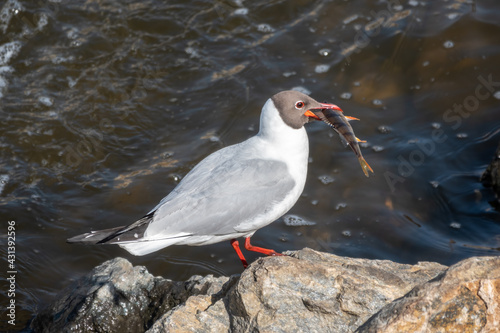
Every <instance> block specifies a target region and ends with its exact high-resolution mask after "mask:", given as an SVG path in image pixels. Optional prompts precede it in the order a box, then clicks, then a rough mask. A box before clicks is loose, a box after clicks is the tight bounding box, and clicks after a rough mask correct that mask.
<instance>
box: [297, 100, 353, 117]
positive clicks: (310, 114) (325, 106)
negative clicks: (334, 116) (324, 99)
mask: <svg viewBox="0 0 500 333" xmlns="http://www.w3.org/2000/svg"><path fill="white" fill-rule="evenodd" d="M319 104H321V106H320V107H317V108H310V109H309V110H307V111H306V112H305V113H304V115H305V116H307V117H309V118H314V119H316V120H321V118H320V117H318V116H317V115H316V114H314V112H313V111H311V110H323V109H333V110H337V111H340V112H344V111H342V109H341V108H339V107H338V106H337V105H335V104H326V103H319Z"/></svg>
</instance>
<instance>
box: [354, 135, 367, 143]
mask: <svg viewBox="0 0 500 333" xmlns="http://www.w3.org/2000/svg"><path fill="white" fill-rule="evenodd" d="M355 138H356V141H358V142H366V140H361V139H360V138H358V137H356V136H355Z"/></svg>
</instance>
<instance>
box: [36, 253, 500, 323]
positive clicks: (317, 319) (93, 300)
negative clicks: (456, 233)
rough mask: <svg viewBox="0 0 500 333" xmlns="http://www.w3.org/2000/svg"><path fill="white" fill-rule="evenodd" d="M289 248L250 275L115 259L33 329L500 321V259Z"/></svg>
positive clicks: (66, 293) (65, 297)
mask: <svg viewBox="0 0 500 333" xmlns="http://www.w3.org/2000/svg"><path fill="white" fill-rule="evenodd" d="M288 254H289V256H283V257H265V258H260V259H258V260H257V261H255V262H253V263H252V264H251V265H250V266H249V267H248V268H247V269H246V270H244V271H243V273H242V274H241V276H238V275H234V276H231V277H218V278H216V277H213V276H211V275H209V276H206V277H201V276H194V277H192V278H191V279H189V280H188V281H185V282H175V281H170V280H166V279H163V278H161V277H153V276H151V275H150V274H149V273H148V272H147V271H146V270H145V269H144V268H142V267H132V265H131V264H130V263H129V262H128V261H126V260H125V259H121V258H118V259H114V260H110V261H107V262H105V263H104V264H102V265H100V266H98V267H96V268H95V269H94V270H93V272H91V273H90V274H89V275H88V276H85V277H83V278H82V279H81V280H80V281H77V282H76V287H75V286H71V287H70V288H68V289H67V290H66V291H64V292H63V293H62V295H63V296H61V298H60V299H59V300H58V301H56V302H55V303H54V304H53V305H51V306H50V307H48V308H47V309H46V310H44V311H42V312H41V313H40V314H39V315H38V316H37V317H36V318H35V320H34V321H33V323H32V328H34V329H35V330H36V331H42V332H56V331H57V332H69V331H71V332H80V331H82V332H83V331H85V332H144V331H147V332H150V333H153V332H299V331H302V332H354V331H356V330H358V331H359V332H396V331H398V332H407V331H412V332H427V331H429V330H430V331H433V330H432V329H436V330H435V331H436V332H445V331H446V332H453V331H454V329H455V331H456V332H458V331H461V332H465V331H468V330H469V329H470V331H475V332H490V331H491V328H492V327H493V328H494V327H498V324H499V320H500V319H499V313H500V307H499V305H498V300H499V299H500V295H499V293H500V258H497V257H482V258H470V259H467V260H464V261H462V262H460V263H458V264H456V265H453V266H451V267H450V268H448V267H446V266H443V265H440V264H437V263H431V262H420V263H418V264H416V265H403V264H398V263H394V262H391V261H387V260H368V259H353V258H344V257H339V256H336V255H333V254H328V253H322V252H317V251H314V250H311V249H304V250H301V251H296V252H289V253H288ZM464 309H465V310H464ZM464 311H465V312H464ZM450 318H451V319H450ZM417 323H418V324H417ZM457 323H458V324H457ZM455 324H456V325H455ZM454 325H455V326H454Z"/></svg>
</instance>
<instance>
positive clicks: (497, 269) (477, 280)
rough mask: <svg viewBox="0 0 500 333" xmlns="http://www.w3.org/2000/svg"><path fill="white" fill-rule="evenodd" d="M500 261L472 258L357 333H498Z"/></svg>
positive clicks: (387, 309)
mask: <svg viewBox="0 0 500 333" xmlns="http://www.w3.org/2000/svg"><path fill="white" fill-rule="evenodd" d="M499 328H500V258H498V257H484V258H477V257H476V258H470V259H466V260H464V261H461V262H459V263H458V264H456V265H453V266H451V267H450V268H449V269H448V270H446V272H444V273H442V274H440V275H439V276H438V277H436V278H435V279H433V280H431V281H429V282H427V283H424V284H422V285H420V286H417V287H416V288H414V289H413V290H412V291H411V292H410V293H408V294H407V295H405V296H404V297H402V298H400V299H398V300H396V301H394V302H392V303H390V304H388V305H386V306H385V307H384V308H383V309H382V310H380V311H379V312H378V313H377V314H376V315H374V316H373V317H372V318H370V320H368V321H367V322H366V323H365V324H363V326H361V327H360V328H359V329H358V330H357V331H356V332H360V333H361V332H363V333H364V332H388V333H390V332H457V333H458V332H498V331H499Z"/></svg>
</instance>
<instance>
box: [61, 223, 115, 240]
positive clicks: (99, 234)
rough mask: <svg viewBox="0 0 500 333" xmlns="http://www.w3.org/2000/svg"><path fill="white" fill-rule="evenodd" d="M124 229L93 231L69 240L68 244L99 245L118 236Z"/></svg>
mask: <svg viewBox="0 0 500 333" xmlns="http://www.w3.org/2000/svg"><path fill="white" fill-rule="evenodd" d="M123 228H124V227H123V226H121V227H116V228H111V229H104V230H96V231H91V232H87V233H85V234H81V235H78V236H74V237H71V238H68V239H67V240H66V242H68V243H70V244H73V243H83V244H97V243H100V242H102V240H104V239H106V238H108V237H110V236H112V235H114V234H116V233H117V232H118V231H119V230H121V229H123Z"/></svg>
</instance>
